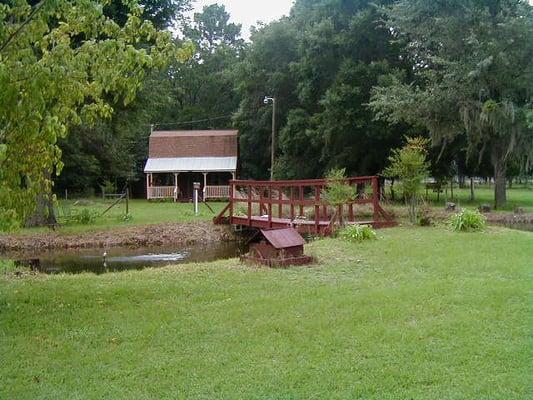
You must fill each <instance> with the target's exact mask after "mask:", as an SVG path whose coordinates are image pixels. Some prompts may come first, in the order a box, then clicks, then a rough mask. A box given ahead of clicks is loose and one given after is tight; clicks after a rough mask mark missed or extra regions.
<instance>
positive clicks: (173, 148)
mask: <svg viewBox="0 0 533 400" xmlns="http://www.w3.org/2000/svg"><path fill="white" fill-rule="evenodd" d="M238 147H239V144H238V131H236V130H209V131H155V132H152V134H151V135H150V143H149V149H148V155H149V158H199V157H236V156H238V153H239V151H238Z"/></svg>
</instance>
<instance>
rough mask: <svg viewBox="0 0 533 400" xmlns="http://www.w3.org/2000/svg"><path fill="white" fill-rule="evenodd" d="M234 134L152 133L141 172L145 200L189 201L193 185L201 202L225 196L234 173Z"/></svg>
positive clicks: (211, 131) (236, 144)
mask: <svg viewBox="0 0 533 400" xmlns="http://www.w3.org/2000/svg"><path fill="white" fill-rule="evenodd" d="M237 157H238V131H236V130H204V131H153V132H152V134H151V135H150V144H149V158H148V161H147V162H146V166H145V168H144V172H145V173H146V187H147V190H146V192H147V198H148V199H160V198H174V200H189V199H191V198H192V194H193V189H192V187H193V182H200V183H201V185H202V193H203V197H204V199H207V198H227V197H229V186H228V183H229V180H230V179H232V178H233V179H234V178H235V175H236V170H237Z"/></svg>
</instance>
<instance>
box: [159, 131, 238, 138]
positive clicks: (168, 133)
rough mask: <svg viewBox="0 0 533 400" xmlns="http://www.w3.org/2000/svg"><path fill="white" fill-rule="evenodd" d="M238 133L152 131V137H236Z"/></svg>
mask: <svg viewBox="0 0 533 400" xmlns="http://www.w3.org/2000/svg"><path fill="white" fill-rule="evenodd" d="M238 133H239V131H237V130H230V129H222V130H201V131H153V132H152V133H151V134H150V136H152V137H176V136H180V137H182V136H237V135H238Z"/></svg>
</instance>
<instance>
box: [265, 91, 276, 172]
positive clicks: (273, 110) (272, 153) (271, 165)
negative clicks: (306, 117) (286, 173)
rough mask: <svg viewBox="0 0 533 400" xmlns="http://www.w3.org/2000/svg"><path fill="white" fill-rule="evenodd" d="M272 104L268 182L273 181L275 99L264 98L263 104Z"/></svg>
mask: <svg viewBox="0 0 533 400" xmlns="http://www.w3.org/2000/svg"><path fill="white" fill-rule="evenodd" d="M270 102H272V143H271V145H270V180H271V181H273V180H274V158H275V156H276V98H275V97H269V96H265V98H264V99H263V103H265V104H269V103H270Z"/></svg>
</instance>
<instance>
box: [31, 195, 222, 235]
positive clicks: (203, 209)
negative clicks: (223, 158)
mask: <svg viewBox="0 0 533 400" xmlns="http://www.w3.org/2000/svg"><path fill="white" fill-rule="evenodd" d="M113 202H114V200H113V199H106V200H103V199H98V198H96V199H89V200H86V199H84V200H82V201H81V203H80V201H79V200H60V201H59V202H58V206H57V208H56V210H57V215H58V221H59V223H60V224H61V228H60V229H59V232H64V233H78V232H84V231H96V230H105V229H110V228H116V227H121V226H134V225H147V224H157V223H162V222H193V221H207V220H212V219H213V217H215V216H216V215H218V213H219V212H220V211H222V209H223V208H224V207H225V206H226V204H227V203H225V202H210V203H209V206H210V207H211V208H212V209H213V211H214V213H213V212H212V211H211V210H209V208H208V207H207V206H206V205H205V204H200V205H199V211H200V213H199V215H195V214H194V206H193V204H192V203H174V202H172V201H152V202H149V201H148V200H139V199H135V200H129V210H128V211H129V214H130V215H131V219H130V220H126V221H125V220H124V218H123V216H124V214H125V213H126V207H125V203H124V202H121V203H120V204H119V205H118V206H115V207H113V208H111V209H110V210H109V211H108V212H107V213H106V214H104V215H103V216H101V217H97V218H96V219H95V220H94V221H93V222H91V223H89V224H80V223H72V224H68V223H66V218H65V216H67V215H73V214H76V213H80V212H82V211H83V210H84V209H87V210H90V212H92V213H95V214H101V213H102V212H104V211H105V210H106V209H107V208H108V207H109V206H110V205H111V204H113ZM47 231H49V229H48V228H46V227H44V228H26V229H23V230H22V232H23V233H32V232H47Z"/></svg>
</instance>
